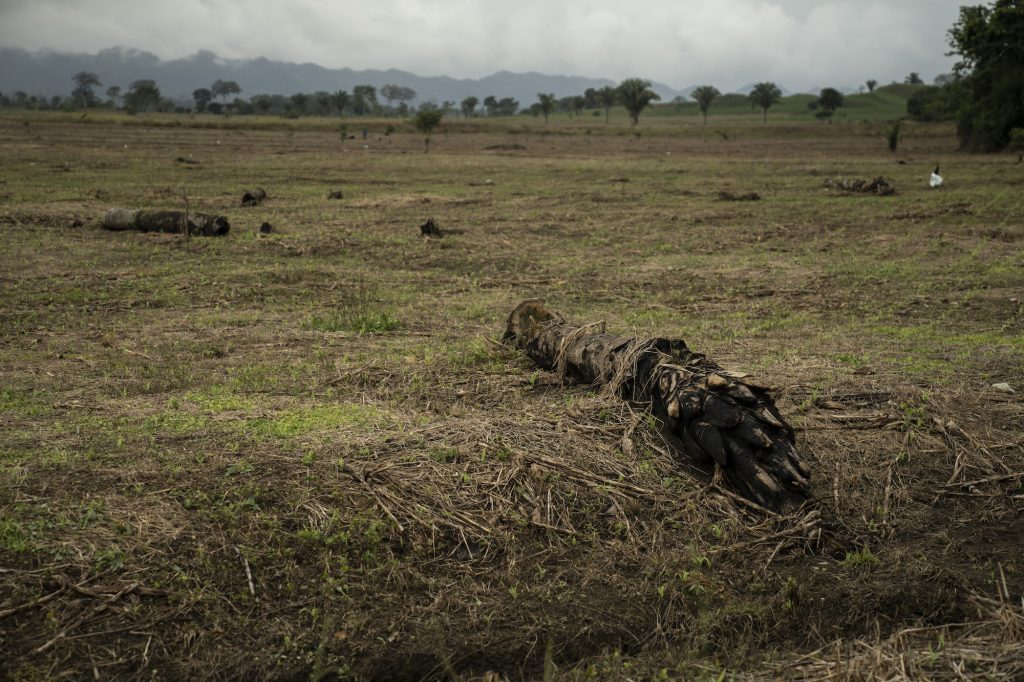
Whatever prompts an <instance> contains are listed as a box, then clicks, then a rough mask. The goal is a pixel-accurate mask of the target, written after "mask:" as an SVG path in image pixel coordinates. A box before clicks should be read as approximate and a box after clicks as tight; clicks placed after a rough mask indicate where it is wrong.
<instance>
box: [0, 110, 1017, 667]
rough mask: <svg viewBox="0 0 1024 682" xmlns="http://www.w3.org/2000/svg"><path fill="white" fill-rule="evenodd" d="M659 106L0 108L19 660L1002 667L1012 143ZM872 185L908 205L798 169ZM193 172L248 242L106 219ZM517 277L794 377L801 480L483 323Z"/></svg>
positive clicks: (183, 188)
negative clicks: (222, 110)
mask: <svg viewBox="0 0 1024 682" xmlns="http://www.w3.org/2000/svg"><path fill="white" fill-rule="evenodd" d="M655 118H656V117H651V122H650V125H646V120H645V119H642V120H641V127H640V129H639V131H638V132H639V135H635V134H634V133H633V131H631V130H628V129H627V128H625V127H623V126H621V125H614V124H613V125H612V126H609V127H607V128H606V127H604V126H603V124H601V125H600V126H597V125H595V126H593V128H592V130H591V131H590V132H589V133H588V132H587V127H586V126H584V125H583V124H581V123H576V124H572V125H570V124H568V123H565V124H562V125H558V124H556V125H553V126H551V127H549V128H544V127H543V126H542V125H541V124H540V123H538V122H536V121H533V122H532V123H529V124H525V125H524V124H521V123H519V122H518V121H502V122H477V121H471V122H468V123H466V124H462V125H452V126H449V127H448V129H449V131H450V132H449V133H447V134H437V135H435V138H434V141H433V142H432V144H431V152H430V153H429V154H424V153H422V150H423V141H422V139H421V138H420V137H419V136H416V135H412V134H409V133H405V132H402V129H399V131H398V132H396V133H394V134H391V135H387V136H385V135H383V134H382V133H383V129H384V128H383V126H384V125H385V122H374V123H372V124H370V125H369V127H370V129H371V131H372V134H371V135H370V136H369V138H368V139H367V140H365V141H364V140H363V139H361V137H360V139H356V140H347V139H346V140H343V139H342V138H341V136H340V135H339V133H338V131H337V126H338V125H339V123H338V122H332V123H325V124H323V126H324V127H321V126H319V125H314V124H312V123H305V122H303V123H305V124H304V125H296V126H271V125H270V124H269V122H268V123H267V125H265V126H262V127H260V126H256V125H252V123H251V122H245V121H240V120H235V121H236V123H234V124H232V123H231V122H226V123H224V124H223V127H220V128H196V127H190V120H189V119H187V118H182V119H180V120H178V119H173V118H161V119H157V120H158V121H160V122H162V123H163V124H164V125H161V126H146V125H135V124H133V125H122V124H121V122H120V120H118V119H111V120H107V121H101V122H96V123H93V122H90V121H89V120H88V119H87V120H86V121H85V122H83V123H74V122H71V121H70V120H69V119H67V118H64V117H38V118H37V119H31V120H26V119H22V118H0V151H2V153H0V230H2V242H0V329H2V331H3V334H2V337H0V666H6V668H5V670H4V672H5V673H6V676H7V677H9V678H12V679H50V678H55V677H61V676H68V677H72V678H83V677H90V676H97V677H99V678H100V679H105V678H109V677H114V676H117V677H122V678H138V679H141V678H147V679H150V678H154V679H182V678H206V677H212V678H236V677H237V678H243V677H244V678H249V679H251V678H253V677H265V678H271V677H272V678H287V679H318V680H322V679H410V680H419V679H445V678H451V679H459V680H469V679H489V680H495V679H501V677H496V676H495V674H497V675H504V676H506V677H507V678H508V679H510V680H518V679H607V680H613V679H615V680H617V679H624V678H629V679H634V680H639V679H715V680H717V679H730V678H733V677H734V678H735V679H761V678H790V679H796V678H803V679H822V678H825V677H827V676H829V675H831V676H834V677H835V678H836V679H875V678H886V679H894V678H895V679H898V678H899V677H900V676H901V675H902V676H904V677H912V678H913V677H921V676H923V675H928V676H930V678H931V679H947V678H948V679H958V678H957V675H958V674H963V675H966V676H979V677H980V676H982V675H983V674H989V675H991V678H992V679H1003V678H1005V679H1012V678H1013V677H1014V676H1019V675H1022V674H1024V669H1022V666H1024V663H1022V661H1024V615H1022V611H1021V593H1022V588H1024V566H1022V565H1021V552H1020V548H1021V539H1022V538H1024V517H1022V510H1024V426H1022V424H1024V401H1022V399H1021V395H1022V393H1024V303H1022V301H1024V191H1022V190H1024V166H1021V165H1017V164H1015V163H1014V161H1015V158H1012V157H1009V156H967V155H961V154H958V153H956V151H955V140H953V138H952V137H951V136H950V135H949V130H948V128H945V127H935V128H932V127H923V126H918V127H910V128H908V133H907V135H906V137H905V138H904V139H903V141H902V142H901V147H900V151H899V153H897V154H895V155H894V154H890V153H889V152H888V151H887V150H886V148H885V143H884V142H883V141H882V140H881V139H880V138H879V136H878V130H876V129H873V128H872V127H871V126H869V125H864V126H852V125H850V126H846V125H833V126H825V125H821V124H809V125H799V124H797V123H795V122H786V123H783V124H779V125H768V126H762V125H761V124H760V122H757V123H733V124H728V125H725V124H723V126H719V129H720V130H722V132H724V133H726V134H725V135H719V134H716V133H714V132H713V131H711V132H709V131H707V130H703V129H702V128H703V126H699V127H698V126H696V125H690V124H686V125H684V124H680V123H679V122H676V123H675V124H673V122H672V120H671V119H667V118H665V119H660V118H659V119H657V121H656V122H655ZM197 120H198V119H197ZM176 121H177V122H178V123H181V125H176V123H175V122H176ZM133 123H135V121H133ZM344 123H345V124H346V125H347V126H348V132H350V133H351V132H356V130H357V129H359V128H361V127H362V125H363V124H361V123H354V122H352V121H345V122H344ZM552 123H555V120H554V119H552ZM219 125H220V124H219ZM233 125H237V126H238V127H233ZM243 126H246V127H243ZM328 126H329V127H328ZM179 157H181V158H186V159H191V160H195V161H198V162H199V163H196V164H191V163H182V162H180V161H178V160H177V159H178V158H179ZM900 162H903V163H900ZM937 162H940V163H941V166H942V173H943V175H944V176H945V178H946V186H945V187H943V188H942V189H941V190H939V191H934V190H930V189H929V188H928V186H927V179H928V175H929V173H930V172H931V169H932V168H933V167H934V165H935V163H937ZM877 175H884V176H885V177H887V178H888V179H889V180H890V181H891V182H892V183H893V185H894V186H895V187H896V189H897V191H898V194H897V195H896V196H892V197H878V196H856V195H854V196H851V195H843V194H837V193H834V192H831V191H827V190H826V189H825V188H824V187H823V181H824V180H825V179H826V178H837V177H838V178H868V177H874V176H877ZM255 186H259V187H263V188H264V189H266V191H267V193H268V195H269V199H268V200H267V201H265V202H264V203H263V204H262V205H261V206H258V207H255V208H241V207H240V206H239V199H240V198H241V195H242V193H243V191H245V190H246V189H249V188H251V187H255ZM333 190H341V191H342V192H343V195H344V198H343V199H341V200H330V199H328V198H327V197H328V193H329V192H330V191H333ZM721 191H729V192H733V193H735V194H743V193H747V192H756V193H758V194H759V195H760V196H761V200H760V201H749V202H732V201H723V200H720V198H719V192H721ZM183 192H184V193H185V194H187V196H188V199H189V204H190V207H191V209H192V210H201V211H205V212H214V213H221V214H224V215H226V216H227V217H228V218H229V219H230V221H231V224H232V229H231V232H230V234H229V235H228V236H226V237H224V238H198V237H197V238H192V239H190V240H185V239H184V238H182V237H180V236H176V235H161V234H141V233H131V232H121V233H114V232H108V231H105V230H102V229H100V227H99V225H98V222H99V218H100V216H101V215H102V213H103V211H104V210H106V209H107V208H110V207H114V206H124V207H152V208H171V209H180V208H183V201H182V198H181V196H182V193H183ZM429 217H433V218H434V219H435V220H436V221H437V223H438V224H439V225H440V226H441V228H442V229H450V230H456V231H458V233H456V234H451V235H449V236H446V237H444V238H442V239H424V238H421V237H420V236H419V225H420V224H421V223H422V222H424V221H425V220H426V219H427V218H429ZM76 219H78V220H81V221H82V222H83V223H84V224H83V225H82V226H79V227H73V226H72V225H73V221H75V220H76ZM264 221H266V222H269V223H271V224H272V225H273V226H274V228H275V229H274V232H273V233H271V234H269V235H260V234H259V233H258V230H257V228H258V226H259V225H260V224H261V223H262V222H264ZM530 297H539V298H544V299H545V300H546V301H547V302H548V304H549V305H550V306H551V307H552V308H554V309H556V310H559V311H561V312H562V313H564V314H566V315H567V316H569V317H570V318H571V319H573V320H577V321H580V322H597V321H604V322H606V324H607V327H608V329H609V330H613V329H614V330H620V331H622V332H630V331H635V332H636V333H639V334H659V335H667V336H677V337H681V338H683V339H685V340H686V341H687V343H688V344H689V345H690V347H691V348H693V349H694V350H697V351H700V352H704V353H707V354H708V355H709V356H710V357H712V358H713V359H715V360H716V361H718V362H719V363H721V364H722V365H724V366H726V367H728V368H732V369H736V370H743V371H748V372H751V373H754V374H756V375H758V376H759V377H762V378H764V379H766V380H768V381H769V382H770V383H772V384H774V385H776V386H777V387H778V389H777V392H776V396H777V399H778V402H779V405H780V409H781V410H782V413H783V414H784V415H785V416H786V417H787V418H788V419H790V420H791V422H792V423H793V424H794V426H795V427H796V428H797V430H798V447H799V449H800V451H801V453H802V454H803V456H804V458H805V460H806V461H808V462H810V464H811V467H812V474H813V478H812V485H813V488H814V491H815V499H814V501H813V503H812V505H811V506H810V507H809V508H808V509H805V510H803V511H802V512H801V513H800V514H798V515H796V516H793V517H786V518H782V517H776V516H773V515H770V514H766V513H764V512H761V511H758V510H756V509H753V508H751V507H750V506H749V505H747V504H745V503H743V502H742V501H741V500H738V499H736V498H735V497H734V496H732V495H730V494H729V492H728V491H726V490H724V489H723V488H722V487H721V486H720V485H718V484H717V482H716V480H715V479H714V478H713V476H712V472H710V471H707V470H701V469H699V468H697V467H695V466H693V465H691V464H689V463H687V462H685V461H681V460H679V459H677V458H676V457H674V456H673V455H672V453H671V451H670V450H669V449H667V448H666V447H665V444H664V443H663V441H662V440H661V438H660V437H659V434H658V430H657V425H656V424H655V423H653V422H652V420H651V419H648V418H646V417H645V415H644V412H643V408H642V406H629V405H626V404H625V403H623V402H622V401H620V400H618V399H617V398H615V397H614V396H609V395H605V394H603V393H601V392H599V391H595V390H594V389H591V388H588V387H580V386H563V385H561V384H560V382H559V379H558V377H557V376H555V375H552V374H548V373H544V372H539V371H537V370H536V369H535V368H534V367H532V366H531V365H530V363H529V362H528V361H527V360H526V359H525V358H524V357H523V356H522V355H521V354H519V353H516V352H514V351H511V350H509V349H506V348H504V347H502V346H501V345H500V344H499V343H497V341H498V339H499V338H500V336H501V333H502V331H503V330H504V324H505V319H506V317H507V316H508V314H509V312H510V311H511V310H512V308H513V306H514V305H515V304H516V303H518V302H519V301H521V300H522V299H525V298H530ZM1003 382H1006V383H1009V384H1010V385H1011V386H1012V387H1013V388H1015V389H1016V390H1017V391H1018V392H1017V393H1005V392H1002V391H1000V390H998V389H996V388H993V387H992V385H993V384H998V383H1003ZM811 512H816V514H812V515H811V516H807V515H808V514H809V513H811ZM957 666H960V667H959V668H958V667H957ZM958 671H959V673H958ZM488 675H491V676H490V677H487V676H488ZM0 676H2V675H0ZM1000 676H1002V677H1000Z"/></svg>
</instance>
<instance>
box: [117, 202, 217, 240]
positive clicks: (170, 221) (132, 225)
mask: <svg viewBox="0 0 1024 682" xmlns="http://www.w3.org/2000/svg"><path fill="white" fill-rule="evenodd" d="M186 223H187V225H188V233H189V234H190V235H202V236H206V237H222V236H224V235H226V234H227V233H228V231H229V230H230V229H231V225H230V224H229V223H228V220H227V218H225V217H224V216H216V215H207V214H205V213H189V214H188V220H187V221H186V218H185V213H184V211H147V210H139V211H136V210H132V209H127V208H112V209H110V210H109V211H107V212H106V213H105V214H104V215H103V222H102V224H103V227H105V228H107V229H108V230H137V231H139V232H169V233H171V234H182V233H183V232H184V231H185V225H186Z"/></svg>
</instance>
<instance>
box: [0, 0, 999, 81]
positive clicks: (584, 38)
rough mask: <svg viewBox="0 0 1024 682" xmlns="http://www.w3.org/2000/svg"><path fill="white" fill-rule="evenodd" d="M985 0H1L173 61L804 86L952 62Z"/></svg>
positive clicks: (57, 40) (25, 24) (81, 48)
mask: <svg viewBox="0 0 1024 682" xmlns="http://www.w3.org/2000/svg"><path fill="white" fill-rule="evenodd" d="M961 3H963V4H982V3H981V2H980V0H975V2H974V3H971V1H970V0H887V1H884V2H883V1H875V0H832V1H829V2H812V1H811V0H368V1H365V2H356V1H354V0H245V2H242V1H240V0H0V45H2V46H6V47H22V48H25V49H29V50H36V49H43V48H50V49H59V50H61V51H75V52H95V51H97V50H100V49H103V48H107V47H114V46H125V47H135V48H140V49H143V50H148V51H150V52H154V53H156V54H157V55H158V56H160V57H162V58H164V59H171V58H176V57H185V56H188V55H190V54H193V53H195V52H196V51H198V50H204V49H205V50H211V51H213V52H216V53H217V54H219V55H220V56H222V57H229V58H245V57H258V56H265V57H269V58H272V59H280V60H285V61H309V62H315V63H317V64H322V65H324V66H328V67H346V66H347V67H350V68H353V69H367V68H375V69H386V68H397V69H403V70H406V71H411V72H413V73H415V74H418V75H421V76H433V75H449V76H455V77H464V78H478V77H480V76H486V75H488V74H491V73H494V72H495V71H501V70H508V71H519V72H521V71H540V72H543V73H548V74H568V75H580V76H590V77H595V78H602V77H603V78H611V79H614V80H620V79H622V78H627V77H631V76H642V77H644V78H649V79H653V80H657V81H660V82H663V83H666V84H667V85H670V86H672V87H676V88H682V87H686V86H688V85H693V84H703V83H710V84H712V85H716V86H718V87H719V88H729V87H734V86H740V85H744V84H747V83H750V82H752V81H762V80H773V81H775V82H777V83H779V84H780V85H783V86H785V87H788V88H790V89H799V88H809V87H814V86H828V85H835V86H856V85H858V84H860V83H862V82H863V81H864V80H865V79H867V78H875V79H877V80H879V81H881V82H883V83H887V82H889V81H891V80H902V79H903V78H904V77H905V76H906V75H907V74H908V73H909V72H911V71H917V72H919V73H920V74H921V75H922V76H923V77H924V78H925V79H926V80H928V81H931V79H932V78H934V77H935V76H936V75H938V74H940V73H945V72H948V71H949V70H950V68H951V65H952V61H953V60H952V58H949V57H946V56H945V53H946V52H947V51H948V47H947V44H946V31H947V30H948V29H949V28H950V26H952V24H953V22H954V21H955V20H956V18H957V15H958V7H959V6H960V4H961Z"/></svg>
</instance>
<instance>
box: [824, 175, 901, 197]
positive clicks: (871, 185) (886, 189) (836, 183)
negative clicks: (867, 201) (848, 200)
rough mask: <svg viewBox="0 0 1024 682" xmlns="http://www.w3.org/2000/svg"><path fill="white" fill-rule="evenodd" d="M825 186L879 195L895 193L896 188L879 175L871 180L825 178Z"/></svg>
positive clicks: (843, 190) (849, 191) (841, 190)
mask: <svg viewBox="0 0 1024 682" xmlns="http://www.w3.org/2000/svg"><path fill="white" fill-rule="evenodd" d="M825 187H827V188H828V189H834V190H837V191H840V192H848V193H851V194H877V195H878V196H880V197H888V196H892V195H894V194H896V188H895V187H893V186H892V185H891V184H889V181H888V180H886V179H885V178H883V177H881V176H879V177H877V178H873V179H871V180H863V179H858V180H847V179H845V178H843V179H839V178H836V179H832V178H829V179H826V180H825Z"/></svg>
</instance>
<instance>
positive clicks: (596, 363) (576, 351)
mask: <svg viewBox="0 0 1024 682" xmlns="http://www.w3.org/2000/svg"><path fill="white" fill-rule="evenodd" d="M504 341H505V342H506V343H511V344H513V345H515V346H516V347H517V348H520V349H522V350H524V351H525V352H526V354H527V355H528V356H529V357H530V359H531V360H533V361H534V362H535V363H537V364H538V365H539V366H541V367H543V368H544V369H549V370H557V371H559V372H561V373H562V374H563V376H565V377H568V378H570V379H572V380H574V381H578V382H581V383H587V384H610V385H611V387H612V388H613V389H614V390H615V392H616V393H617V394H618V395H619V396H620V397H622V398H624V399H626V400H631V401H635V402H640V403H647V404H648V405H649V409H650V411H651V412H652V413H653V414H654V415H655V416H656V417H657V418H658V419H659V420H660V421H661V422H662V424H663V427H664V432H665V434H666V436H667V438H668V440H669V441H670V443H672V444H673V445H674V447H675V449H676V450H677V451H681V452H682V453H684V454H686V455H687V456H688V457H690V458H691V459H692V460H694V461H696V462H697V463H699V464H704V465H709V464H711V463H712V462H714V463H715V464H717V465H718V466H719V467H721V470H722V472H723V474H724V477H725V480H726V481H727V482H728V484H729V485H730V486H731V487H733V488H734V489H735V490H736V491H737V492H739V493H740V494H741V495H743V496H744V497H746V498H747V499H749V500H752V501H754V502H756V503H758V504H760V505H761V506H763V507H766V508H768V509H772V510H775V511H781V512H788V511H791V510H793V509H795V508H797V507H799V506H800V505H801V504H802V503H803V502H805V501H806V500H807V499H808V498H809V497H810V492H811V487H810V480H809V479H810V472H809V471H808V469H807V467H806V466H805V465H804V463H803V462H802V461H801V459H800V456H799V455H798V454H797V452H796V449H795V447H794V444H795V436H794V433H793V429H792V427H790V425H789V424H787V423H786V420H785V419H783V418H782V415H780V414H779V411H778V410H777V409H776V407H775V402H774V400H772V397H771V395H770V394H769V390H768V386H767V385H765V384H764V383H762V382H759V381H756V380H754V379H752V378H748V377H744V376H740V375H737V374H735V373H730V372H727V371H725V370H723V369H722V368H721V367H719V366H718V365H717V364H715V363H714V362H712V361H711V360H708V359H707V358H706V357H705V356H703V355H701V354H699V353H694V352H693V351H691V350H690V349H689V348H687V347H686V343H685V342H684V341H682V340H681V339H665V338H650V339H639V338H636V337H629V336H617V335H614V334H607V333H604V332H598V331H592V330H591V329H590V328H589V327H581V326H578V325H573V324H569V323H568V322H566V321H565V320H564V319H563V318H562V317H561V316H560V315H558V314H556V313H554V312H552V311H550V310H548V308H547V307H545V305H544V303H543V301H537V300H529V301H524V302H522V303H520V304H519V305H518V306H517V307H516V309H515V310H513V311H512V314H511V315H510V316H509V319H508V327H507V329H506V331H505V336H504Z"/></svg>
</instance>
